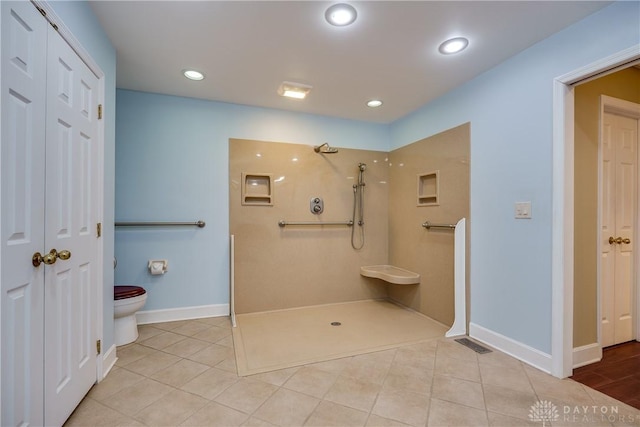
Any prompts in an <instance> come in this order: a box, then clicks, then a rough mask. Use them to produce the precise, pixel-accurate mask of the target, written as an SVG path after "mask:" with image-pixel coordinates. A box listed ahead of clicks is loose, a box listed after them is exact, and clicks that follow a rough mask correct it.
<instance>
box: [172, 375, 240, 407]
mask: <svg viewBox="0 0 640 427" xmlns="http://www.w3.org/2000/svg"><path fill="white" fill-rule="evenodd" d="M236 381H238V376H237V375H234V374H232V373H230V372H226V371H223V370H220V369H217V368H209V370H207V371H205V372H203V373H202V374H200V375H198V376H197V377H195V378H194V379H192V380H191V381H189V382H188V383H186V384H185V385H183V386H182V387H180V389H181V390H184V391H187V392H189V393H194V394H197V395H199V396H202V397H204V398H205V399H209V400H212V399H215V398H216V397H217V396H218V395H219V394H220V393H222V392H223V391H225V390H226V389H227V388H229V387H231V386H232V385H233V384H235V383H236Z"/></svg>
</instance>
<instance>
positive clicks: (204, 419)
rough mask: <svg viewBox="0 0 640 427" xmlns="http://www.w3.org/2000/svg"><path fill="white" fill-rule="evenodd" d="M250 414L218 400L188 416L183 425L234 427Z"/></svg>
mask: <svg viewBox="0 0 640 427" xmlns="http://www.w3.org/2000/svg"><path fill="white" fill-rule="evenodd" d="M247 418H249V416H248V415H247V414H244V413H242V412H240V411H236V410H235V409H231V408H229V407H226V406H224V405H221V404H219V403H216V402H211V403H210V404H208V405H207V406H205V407H204V408H202V409H200V410H199V411H198V412H196V413H195V414H193V415H192V416H190V417H189V418H187V419H186V420H185V421H184V422H183V423H182V424H180V425H182V426H198V427H203V426H207V427H217V426H219V427H232V426H239V425H242V423H244V422H245V421H246V420H247Z"/></svg>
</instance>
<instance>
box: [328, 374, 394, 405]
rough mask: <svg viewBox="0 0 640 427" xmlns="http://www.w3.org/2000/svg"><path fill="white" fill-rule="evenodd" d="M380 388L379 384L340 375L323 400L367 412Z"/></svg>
mask: <svg viewBox="0 0 640 427" xmlns="http://www.w3.org/2000/svg"><path fill="white" fill-rule="evenodd" d="M381 388H382V385H381V384H376V383H372V382H369V381H364V380H359V379H357V378H352V377H349V376H345V375H341V376H340V377H338V379H337V380H336V382H335V383H334V384H333V386H332V387H331V388H330V389H329V391H327V393H326V394H325V396H324V400H329V401H331V402H334V403H338V404H340V405H344V406H348V407H350V408H354V409H359V410H362V411H367V412H368V411H370V410H371V408H372V407H373V404H374V403H375V401H376V397H377V396H378V393H379V392H380V389H381Z"/></svg>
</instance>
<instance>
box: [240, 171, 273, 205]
mask: <svg viewBox="0 0 640 427" xmlns="http://www.w3.org/2000/svg"><path fill="white" fill-rule="evenodd" d="M241 187H242V204H243V205H248V206H273V175H272V174H270V173H245V172H242V185H241Z"/></svg>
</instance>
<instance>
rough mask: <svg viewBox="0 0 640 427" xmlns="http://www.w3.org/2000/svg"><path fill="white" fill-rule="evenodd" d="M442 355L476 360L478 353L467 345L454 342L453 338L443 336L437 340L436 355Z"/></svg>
mask: <svg viewBox="0 0 640 427" xmlns="http://www.w3.org/2000/svg"><path fill="white" fill-rule="evenodd" d="M443 356H444V357H447V358H454V359H459V360H466V361H468V362H475V363H477V362H478V353H476V352H475V351H473V350H471V349H470V348H469V347H465V346H464V345H462V344H459V343H457V342H455V341H454V340H453V339H446V338H445V339H440V340H438V349H437V350H436V357H443Z"/></svg>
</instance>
